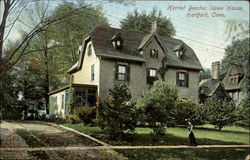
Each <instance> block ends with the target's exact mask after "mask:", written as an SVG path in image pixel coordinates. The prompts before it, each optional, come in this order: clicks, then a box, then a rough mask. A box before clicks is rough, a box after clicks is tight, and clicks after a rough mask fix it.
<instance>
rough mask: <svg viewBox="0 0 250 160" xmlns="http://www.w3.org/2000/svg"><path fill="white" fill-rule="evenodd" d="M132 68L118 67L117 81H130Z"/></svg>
mask: <svg viewBox="0 0 250 160" xmlns="http://www.w3.org/2000/svg"><path fill="white" fill-rule="evenodd" d="M129 74H130V68H129V66H127V65H120V64H119V65H117V68H116V76H115V79H116V80H118V81H129Z"/></svg>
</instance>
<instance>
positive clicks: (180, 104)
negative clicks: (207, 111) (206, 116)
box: [175, 98, 200, 125]
mask: <svg viewBox="0 0 250 160" xmlns="http://www.w3.org/2000/svg"><path fill="white" fill-rule="evenodd" d="M199 110H200V105H199V104H198V103H196V102H194V101H193V100H191V99H183V98H178V99H177V101H176V103H175V123H176V124H178V125H185V124H186V123H187V122H186V121H185V119H189V120H190V121H192V122H195V121H197V118H198V117H197V114H198V112H199Z"/></svg>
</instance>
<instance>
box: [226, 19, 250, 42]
mask: <svg viewBox="0 0 250 160" xmlns="http://www.w3.org/2000/svg"><path fill="white" fill-rule="evenodd" d="M226 23H227V26H226V31H225V32H226V34H227V36H228V37H227V40H229V39H232V40H236V39H239V38H246V37H249V32H250V30H249V21H248V20H235V19H230V20H227V21H226Z"/></svg>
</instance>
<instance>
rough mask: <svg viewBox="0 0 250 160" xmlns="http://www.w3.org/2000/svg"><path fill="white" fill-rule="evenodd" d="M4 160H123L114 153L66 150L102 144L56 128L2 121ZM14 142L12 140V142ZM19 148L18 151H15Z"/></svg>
mask: <svg viewBox="0 0 250 160" xmlns="http://www.w3.org/2000/svg"><path fill="white" fill-rule="evenodd" d="M0 125H1V126H0V127H1V128H0V135H1V149H0V159H17V160H18V159H20V160H21V159H22V160H31V159H32V160H36V159H40V160H42V159H44V160H45V159H46V160H47V159H48V160H64V159H65V160H75V159H76V160H77V159H79V160H82V159H89V160H99V159H100V160H104V159H111V160H120V159H126V158H124V157H123V156H122V155H119V154H118V153H117V152H114V151H113V150H111V149H102V150H94V149H89V150H63V149H58V148H67V147H94V146H97V145H99V144H98V143H96V142H94V141H92V140H90V139H88V138H86V137H83V136H78V135H76V134H74V133H70V132H68V131H65V130H62V129H58V128H56V127H53V126H50V125H45V124H39V123H34V122H21V121H20V122H15V121H8V122H6V121H1V123H0ZM9 139H11V140H9ZM14 148H15V149H14Z"/></svg>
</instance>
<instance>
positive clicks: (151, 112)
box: [137, 80, 178, 136]
mask: <svg viewBox="0 0 250 160" xmlns="http://www.w3.org/2000/svg"><path fill="white" fill-rule="evenodd" d="M177 98H178V94H177V89H176V88H175V87H172V86H170V85H168V84H167V83H166V82H165V81H162V80H158V81H155V82H154V85H153V86H152V87H151V88H150V89H149V90H148V91H147V92H146V93H145V94H144V95H143V97H142V98H139V99H138V101H137V108H138V109H139V110H141V111H142V112H141V113H142V114H143V116H142V119H141V120H142V121H144V122H146V123H147V124H148V125H149V127H150V128H152V129H153V134H154V135H156V136H159V135H162V134H165V127H166V126H170V125H173V123H174V108H175V107H174V106H175V102H176V100H177Z"/></svg>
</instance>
